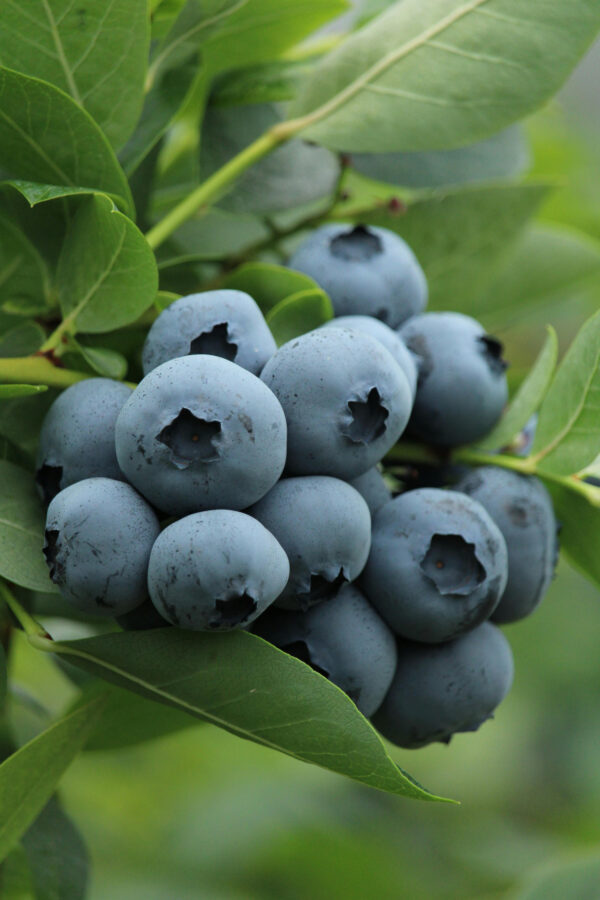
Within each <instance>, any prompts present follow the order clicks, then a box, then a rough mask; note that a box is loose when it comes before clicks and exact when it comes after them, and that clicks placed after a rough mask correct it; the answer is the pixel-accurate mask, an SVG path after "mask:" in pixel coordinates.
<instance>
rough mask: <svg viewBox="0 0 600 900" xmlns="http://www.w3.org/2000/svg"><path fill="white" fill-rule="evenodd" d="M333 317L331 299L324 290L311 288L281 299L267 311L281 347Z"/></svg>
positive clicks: (270, 324) (275, 336)
mask: <svg viewBox="0 0 600 900" xmlns="http://www.w3.org/2000/svg"><path fill="white" fill-rule="evenodd" d="M329 319H333V306H332V305H331V300H330V299H329V297H328V296H327V294H325V293H324V292H323V291H321V290H319V289H316V290H315V289H314V288H311V289H309V290H307V291H299V292H298V293H297V294H292V295H291V297H286V298H285V300H281V301H280V302H279V303H278V304H277V305H276V306H274V307H273V308H272V309H270V310H269V312H268V313H267V325H268V326H269V328H270V329H271V331H272V333H273V337H274V338H275V340H276V341H277V345H278V346H279V347H280V346H281V345H282V344H285V343H286V341H291V340H292V338H295V337H298V336H299V335H301V334H306V332H307V331H312V330H313V328H318V327H319V326H320V325H324V324H325V322H328V321H329Z"/></svg>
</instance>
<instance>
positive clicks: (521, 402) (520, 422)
mask: <svg viewBox="0 0 600 900" xmlns="http://www.w3.org/2000/svg"><path fill="white" fill-rule="evenodd" d="M557 359H558V338H557V336H556V332H555V330H554V328H552V327H551V326H548V336H547V338H546V341H545V343H544V346H543V347H542V349H541V350H540V353H539V355H538V358H537V359H536V361H535V364H534V365H533V367H532V369H531V371H530V372H529V374H528V376H527V378H525V380H524V381H523V382H522V384H521V385H520V387H519V389H518V391H517V393H516V394H515V396H514V397H513V399H512V401H511V403H510V405H509V407H508V408H507V409H506V411H505V412H504V415H503V416H502V418H501V419H500V421H499V422H498V424H497V425H496V427H495V428H494V429H493V430H492V431H491V432H490V433H489V434H488V435H487V437H486V438H485V440H484V441H482V442H481V443H480V444H479V446H480V447H481V449H482V450H496V449H497V448H498V447H506V446H507V445H508V444H510V442H511V441H512V439H513V438H514V437H515V435H517V434H518V433H519V432H520V431H521V429H522V428H524V427H525V425H526V424H527V422H528V421H529V419H530V418H531V416H532V415H533V414H534V412H536V410H537V409H538V408H539V406H540V403H541V402H542V400H543V399H544V397H545V396H546V393H547V391H548V387H549V385H550V380H551V378H552V376H553V374H554V369H555V368H556V360H557Z"/></svg>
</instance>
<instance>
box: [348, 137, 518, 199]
mask: <svg viewBox="0 0 600 900" xmlns="http://www.w3.org/2000/svg"><path fill="white" fill-rule="evenodd" d="M529 162H530V152H529V145H528V143H527V140H526V138H525V134H524V132H523V129H522V128H521V127H520V126H518V125H513V126H511V127H510V128H507V129H505V130H504V131H501V132H500V133H499V134H495V135H493V136H492V137H491V138H487V140H485V141H479V142H478V143H476V144H469V146H467V147H458V148H457V149H455V150H430V151H423V152H421V153H418V152H414V153H355V154H352V156H351V158H350V165H351V166H352V167H353V168H354V169H356V171H357V172H360V173H361V175H367V176H368V177H369V178H373V179H375V181H385V182H388V183H389V184H400V185H404V186H405V187H411V188H432V187H446V186H448V185H456V184H468V183H474V182H483V181H494V180H496V179H499V178H510V177H514V176H516V175H521V174H522V173H523V172H524V171H525V169H527V167H528V165H529Z"/></svg>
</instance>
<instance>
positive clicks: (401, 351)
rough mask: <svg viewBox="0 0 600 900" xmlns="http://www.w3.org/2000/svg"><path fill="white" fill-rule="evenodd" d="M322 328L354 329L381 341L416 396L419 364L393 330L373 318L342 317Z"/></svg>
mask: <svg viewBox="0 0 600 900" xmlns="http://www.w3.org/2000/svg"><path fill="white" fill-rule="evenodd" d="M321 327H322V328H351V329H352V328H354V329H356V330H357V331H364V332H365V333H366V334H370V335H371V337H374V338H375V339H376V340H378V341H380V342H381V343H382V344H383V346H384V347H385V349H386V350H389V351H390V353H391V354H392V356H393V357H394V359H395V360H396V362H397V363H398V365H399V366H400V368H401V369H402V371H403V372H404V374H405V375H406V378H407V380H408V385H409V387H410V391H411V394H412V395H413V397H414V396H415V391H416V389H417V364H416V362H415V358H414V356H413V355H412V353H411V352H410V350H409V349H408V347H407V346H406V344H405V343H404V341H403V340H402V338H401V337H400V335H399V334H398V332H397V331H394V330H393V328H390V327H389V326H388V325H385V324H384V323H383V322H380V321H379V319H374V318H373V316H340V317H339V318H337V319H330V320H329V322H326V323H325V325H323V326H321Z"/></svg>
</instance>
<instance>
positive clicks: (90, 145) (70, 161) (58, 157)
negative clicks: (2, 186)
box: [0, 67, 133, 211]
mask: <svg viewBox="0 0 600 900" xmlns="http://www.w3.org/2000/svg"><path fill="white" fill-rule="evenodd" d="M0 168H2V169H4V170H5V171H6V174H7V176H8V177H9V178H10V179H22V180H23V181H31V182H35V183H37V184H38V185H40V184H41V185H46V186H47V185H54V186H59V187H60V186H63V187H68V188H81V187H85V188H88V189H93V190H98V191H105V192H106V193H107V194H110V195H111V196H114V197H118V198H120V203H121V205H122V206H123V207H124V208H125V209H126V210H129V211H131V210H132V206H133V203H132V200H131V193H130V191H129V185H128V184H127V180H126V178H125V174H124V173H123V170H122V169H121V167H120V166H119V163H118V162H117V158H116V157H115V155H114V153H113V151H112V149H111V147H110V144H109V143H108V141H107V139H106V137H105V136H104V134H103V133H102V131H101V130H100V129H99V127H98V126H97V125H96V123H95V122H94V120H93V119H92V118H91V117H90V116H89V115H88V113H87V112H85V110H83V109H81V107H80V106H78V105H77V103H75V101H74V100H72V99H71V98H70V97H69V96H67V94H65V93H63V91H61V90H59V88H56V87H54V86H53V85H51V84H47V83H46V82H44V81H39V80H38V79H37V78H29V77H28V76H26V75H21V74H19V73H18V72H13V71H11V70H10V69H4V68H1V67H0Z"/></svg>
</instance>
